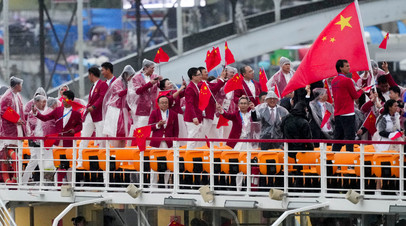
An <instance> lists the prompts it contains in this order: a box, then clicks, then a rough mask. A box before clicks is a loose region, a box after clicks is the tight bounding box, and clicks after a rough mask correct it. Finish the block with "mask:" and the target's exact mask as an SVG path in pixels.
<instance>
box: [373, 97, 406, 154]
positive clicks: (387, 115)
mask: <svg viewBox="0 0 406 226" xmlns="http://www.w3.org/2000/svg"><path fill="white" fill-rule="evenodd" d="M376 130H377V131H376V132H375V134H374V135H373V136H372V140H374V141H392V140H395V141H402V140H403V139H402V137H399V138H397V139H395V138H394V137H395V136H396V135H397V134H398V132H399V131H400V130H401V127H400V120H399V106H398V103H397V102H396V100H388V101H386V102H385V105H384V110H383V112H382V114H381V115H379V117H378V118H377V120H376ZM374 147H375V151H376V152H382V151H388V150H397V151H400V148H401V147H400V145H392V144H374Z"/></svg>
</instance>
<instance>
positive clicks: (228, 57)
mask: <svg viewBox="0 0 406 226" xmlns="http://www.w3.org/2000/svg"><path fill="white" fill-rule="evenodd" d="M224 47H225V49H226V51H225V56H224V60H225V61H226V65H229V64H232V63H234V62H235V59H234V55H233V54H232V53H231V50H230V49H229V48H228V44H227V41H226V44H225V46H224Z"/></svg>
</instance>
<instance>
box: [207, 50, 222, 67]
mask: <svg viewBox="0 0 406 226" xmlns="http://www.w3.org/2000/svg"><path fill="white" fill-rule="evenodd" d="M204 62H206V69H207V71H208V72H210V71H211V70H213V68H215V67H216V66H217V65H219V64H220V63H221V55H220V50H219V47H217V48H214V47H213V49H212V51H211V52H210V51H207V56H206V60H205V61H204Z"/></svg>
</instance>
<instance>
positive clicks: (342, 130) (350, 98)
mask: <svg viewBox="0 0 406 226" xmlns="http://www.w3.org/2000/svg"><path fill="white" fill-rule="evenodd" d="M336 70H337V73H338V75H337V76H336V77H335V78H334V79H333V81H331V86H332V89H333V96H334V97H335V98H334V121H335V127H334V140H355V133H356V128H355V110H354V101H355V100H356V99H358V98H359V97H360V96H361V95H362V93H363V90H362V89H360V90H358V91H357V90H356V89H355V86H354V82H353V81H352V79H350V78H347V77H346V75H347V74H348V73H350V64H349V63H348V61H347V60H344V59H340V60H338V61H337V63H336ZM342 146H343V144H337V143H336V144H333V147H332V151H337V152H338V151H340V150H341V147H342ZM346 150H347V151H351V152H352V151H353V150H354V144H347V145H346Z"/></svg>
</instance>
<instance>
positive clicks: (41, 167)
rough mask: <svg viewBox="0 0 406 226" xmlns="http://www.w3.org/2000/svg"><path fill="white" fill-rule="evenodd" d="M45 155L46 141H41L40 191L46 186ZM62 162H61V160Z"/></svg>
mask: <svg viewBox="0 0 406 226" xmlns="http://www.w3.org/2000/svg"><path fill="white" fill-rule="evenodd" d="M34 148H35V147H34ZM43 154H45V149H44V140H40V150H39V164H38V167H39V187H40V190H41V188H42V186H43V185H44V173H45V169H44V158H43V157H42V155H43ZM59 161H60V160H59Z"/></svg>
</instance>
